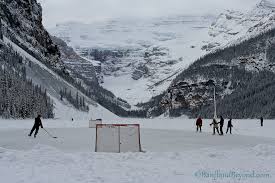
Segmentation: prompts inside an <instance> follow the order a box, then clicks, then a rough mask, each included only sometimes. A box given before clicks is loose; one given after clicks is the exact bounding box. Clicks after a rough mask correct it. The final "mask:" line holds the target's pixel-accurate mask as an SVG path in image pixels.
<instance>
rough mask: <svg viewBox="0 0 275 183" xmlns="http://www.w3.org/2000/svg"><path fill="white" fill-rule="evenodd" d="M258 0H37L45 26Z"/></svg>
mask: <svg viewBox="0 0 275 183" xmlns="http://www.w3.org/2000/svg"><path fill="white" fill-rule="evenodd" d="M259 1H260V0H40V2H41V3H42V7H43V15H44V24H45V26H46V27H52V26H55V24H56V23H61V22H67V21H81V22H87V23H88V22H92V21H98V20H103V19H107V18H115V17H128V16H134V17H136V16H138V17H148V16H165V15H171V14H204V13H218V12H221V11H222V10H224V9H236V10H246V9H249V8H251V7H252V6H255V4H256V3H258V2H259Z"/></svg>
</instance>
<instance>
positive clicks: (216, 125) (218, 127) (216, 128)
mask: <svg viewBox="0 0 275 183" xmlns="http://www.w3.org/2000/svg"><path fill="white" fill-rule="evenodd" d="M196 126H197V132H198V131H200V132H201V127H202V118H201V117H199V118H198V119H197V121H196ZM210 126H213V135H215V134H216V132H217V134H219V135H223V126H224V118H223V117H222V116H220V121H219V122H218V121H217V120H216V119H215V118H213V121H212V123H211V124H210ZM232 127H233V125H232V119H229V121H228V122H227V129H226V134H227V133H228V132H230V134H232Z"/></svg>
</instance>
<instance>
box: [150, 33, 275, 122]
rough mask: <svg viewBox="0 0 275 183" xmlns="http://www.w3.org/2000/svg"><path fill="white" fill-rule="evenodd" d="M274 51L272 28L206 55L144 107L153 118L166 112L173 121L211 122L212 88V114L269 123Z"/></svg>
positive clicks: (272, 105) (274, 86)
mask: <svg viewBox="0 0 275 183" xmlns="http://www.w3.org/2000/svg"><path fill="white" fill-rule="evenodd" d="M274 46H275V29H271V30H270V31H267V32H265V33H263V34H261V35H258V36H256V37H254V38H250V39H248V40H246V41H244V42H242V43H240V44H237V45H233V46H230V47H227V48H225V49H221V50H218V51H217V52H214V53H211V54H208V55H206V56H204V57H202V58H201V59H198V60H197V61H196V62H194V63H193V64H192V65H191V66H190V67H189V68H188V69H186V70H185V71H184V72H182V73H181V74H180V75H178V76H177V78H176V79H175V80H174V81H173V82H172V84H171V85H170V87H169V89H168V90H167V91H166V92H165V93H164V94H163V96H161V97H158V98H156V99H153V101H150V102H149V103H147V104H146V105H145V106H146V107H148V106H149V109H148V111H154V112H155V114H157V113H159V114H160V113H163V112H164V111H167V110H170V114H172V115H175V116H178V115H182V114H187V115H189V116H192V117H196V116H197V115H203V116H204V117H209V118H211V117H213V109H214V107H213V93H214V87H215V88H216V98H217V101H218V114H220V115H224V116H227V117H233V118H255V117H260V116H264V117H266V118H274V117H275V114H274V112H273V111H274V110H275V103H274V101H275V93H274V92H272V91H274V89H275V81H274V78H275V59H274V58H275V57H274V51H273V50H274V48H275V47H274ZM152 103H154V104H157V108H156V106H152V105H151V104H152ZM150 105H151V106H150ZM154 112H153V113H154ZM151 113H152V112H151Z"/></svg>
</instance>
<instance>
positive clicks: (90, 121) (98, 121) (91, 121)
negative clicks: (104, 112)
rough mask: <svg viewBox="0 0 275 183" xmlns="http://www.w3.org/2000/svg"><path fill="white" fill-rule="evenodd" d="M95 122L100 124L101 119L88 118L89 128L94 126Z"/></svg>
mask: <svg viewBox="0 0 275 183" xmlns="http://www.w3.org/2000/svg"><path fill="white" fill-rule="evenodd" d="M97 124H102V119H96V120H89V128H96V125H97Z"/></svg>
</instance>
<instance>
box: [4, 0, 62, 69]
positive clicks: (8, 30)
mask: <svg viewBox="0 0 275 183" xmlns="http://www.w3.org/2000/svg"><path fill="white" fill-rule="evenodd" d="M0 18H1V20H2V25H3V33H4V35H5V36H6V37H9V38H10V39H11V40H12V41H13V42H15V43H17V44H18V45H19V46H20V47H21V48H23V49H24V50H26V51H27V52H29V53H31V54H32V55H34V56H35V57H37V58H39V60H41V61H44V62H45V63H47V64H50V65H51V66H55V67H57V68H58V67H60V66H61V65H62V63H60V62H59V56H60V52H59V50H58V48H57V46H56V45H55V44H54V43H53V42H52V40H51V37H50V35H49V34H48V32H47V31H46V30H45V29H44V27H43V25H42V8H41V6H40V4H38V3H37V1H36V0H16V1H14V0H0Z"/></svg>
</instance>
